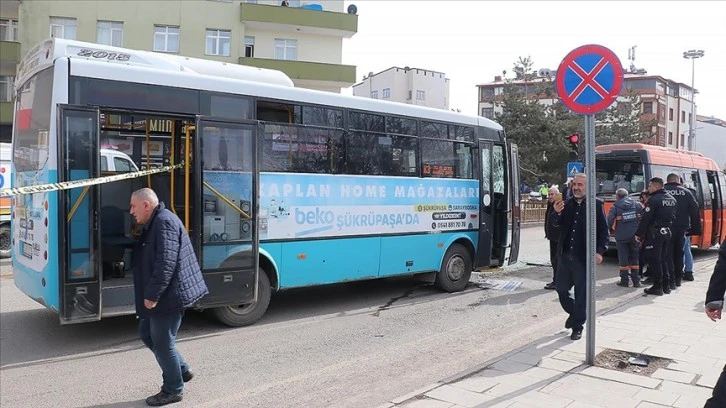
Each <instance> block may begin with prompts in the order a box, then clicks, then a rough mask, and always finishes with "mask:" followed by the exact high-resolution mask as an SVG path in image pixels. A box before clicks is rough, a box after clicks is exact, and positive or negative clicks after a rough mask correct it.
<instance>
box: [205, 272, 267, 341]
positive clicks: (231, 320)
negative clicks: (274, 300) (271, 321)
mask: <svg viewBox="0 0 726 408" xmlns="http://www.w3.org/2000/svg"><path fill="white" fill-rule="evenodd" d="M259 273H260V277H259V279H258V282H257V290H258V296H257V302H255V303H250V304H246V305H233V306H224V307H216V308H214V309H212V314H213V315H214V317H215V318H216V319H217V320H219V321H220V322H222V323H223V324H226V325H227V326H232V327H243V326H249V325H251V324H253V323H255V322H256V321H258V320H260V319H261V318H262V316H263V315H264V314H265V312H266V311H267V307H268V306H269V305H270V297H271V296H272V289H271V288H270V278H268V277H267V274H266V273H265V271H263V270H260V272H259Z"/></svg>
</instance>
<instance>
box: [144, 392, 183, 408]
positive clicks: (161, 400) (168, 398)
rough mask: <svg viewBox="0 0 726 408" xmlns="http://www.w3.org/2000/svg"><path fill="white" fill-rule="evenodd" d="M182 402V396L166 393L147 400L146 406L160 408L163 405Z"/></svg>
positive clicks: (160, 393)
mask: <svg viewBox="0 0 726 408" xmlns="http://www.w3.org/2000/svg"><path fill="white" fill-rule="evenodd" d="M181 400H182V394H167V393H165V392H164V391H161V392H159V393H158V394H156V395H152V396H150V397H149V398H147V399H146V404H147V405H150V406H152V407H160V406H162V405H167V404H173V403H175V402H179V401H181Z"/></svg>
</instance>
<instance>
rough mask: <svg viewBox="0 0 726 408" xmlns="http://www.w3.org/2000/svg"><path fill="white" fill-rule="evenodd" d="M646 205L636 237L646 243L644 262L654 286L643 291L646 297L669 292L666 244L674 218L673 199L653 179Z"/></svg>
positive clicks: (658, 178) (655, 179) (657, 179)
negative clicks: (646, 263) (646, 264)
mask: <svg viewBox="0 0 726 408" xmlns="http://www.w3.org/2000/svg"><path fill="white" fill-rule="evenodd" d="M648 192H649V193H650V197H649V198H648V204H646V207H645V211H644V212H643V217H642V218H641V219H640V223H639V224H638V230H637V231H636V232H635V237H636V239H637V240H638V242H644V244H645V259H646V262H648V272H650V277H651V279H652V280H653V286H651V287H649V288H647V289H645V290H644V292H645V293H647V294H649V295H656V296H663V294H664V293H666V294H667V293H671V289H670V283H669V282H668V272H667V266H666V264H667V260H668V259H672V257H671V256H669V255H668V253H667V252H666V251H667V248H668V242H669V241H670V240H671V231H670V227H671V225H672V224H673V219H674V217H675V215H676V205H677V203H676V199H675V198H673V197H672V196H671V195H670V194H668V193H666V191H665V190H664V189H663V179H662V178H660V177H653V178H652V179H650V183H649V184H648Z"/></svg>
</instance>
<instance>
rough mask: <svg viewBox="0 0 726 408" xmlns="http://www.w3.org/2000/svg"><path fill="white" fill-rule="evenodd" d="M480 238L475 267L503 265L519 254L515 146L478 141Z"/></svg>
mask: <svg viewBox="0 0 726 408" xmlns="http://www.w3.org/2000/svg"><path fill="white" fill-rule="evenodd" d="M478 159H479V163H480V166H479V170H480V174H479V197H480V202H479V220H480V221H479V222H480V224H479V239H478V245H477V246H478V248H477V256H476V264H475V269H479V268H482V267H485V266H502V265H505V264H512V263H514V262H516V261H517V257H518V255H519V169H518V163H519V157H518V153H517V146H516V145H511V146H510V147H509V149H507V146H506V145H505V144H504V143H500V142H493V141H491V140H484V139H480V140H479V158H478Z"/></svg>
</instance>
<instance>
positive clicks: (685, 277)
mask: <svg viewBox="0 0 726 408" xmlns="http://www.w3.org/2000/svg"><path fill="white" fill-rule="evenodd" d="M683 280H684V281H689V282H693V280H694V278H693V272H685V273H684V274H683Z"/></svg>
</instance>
